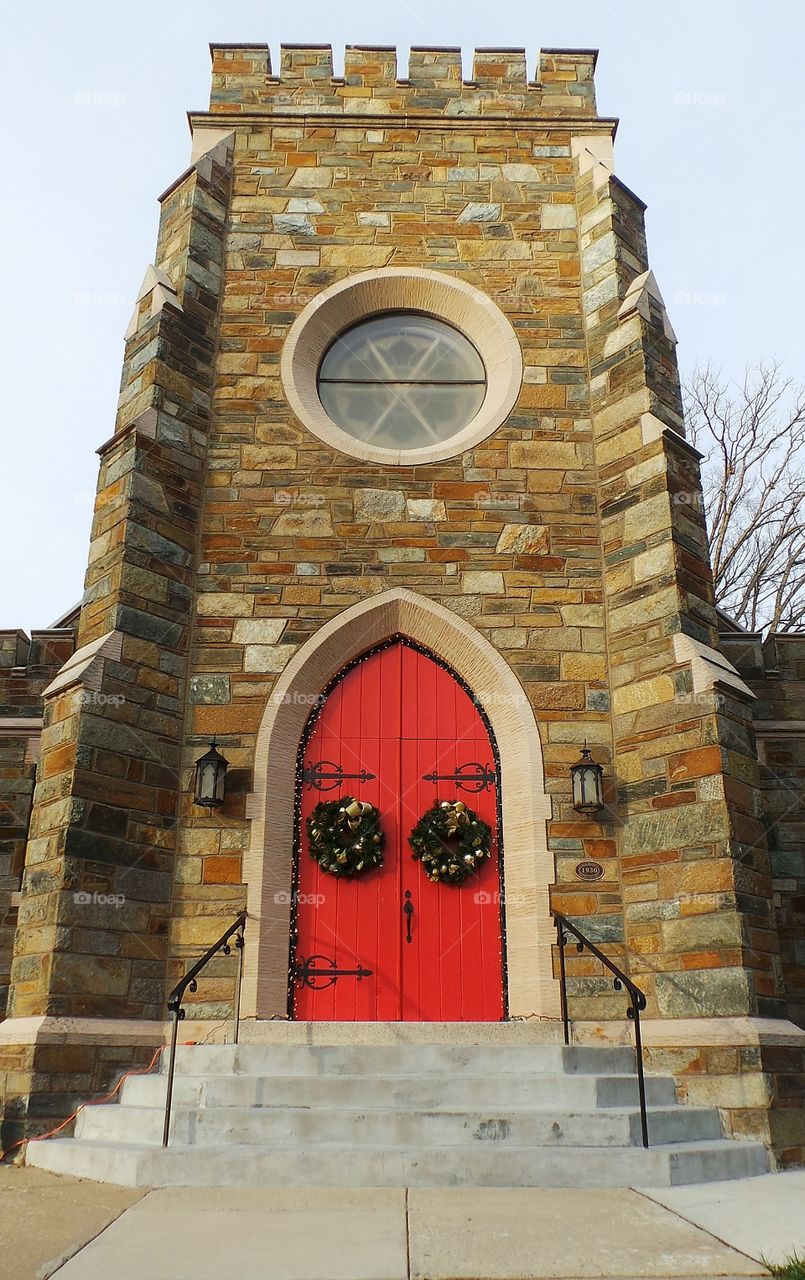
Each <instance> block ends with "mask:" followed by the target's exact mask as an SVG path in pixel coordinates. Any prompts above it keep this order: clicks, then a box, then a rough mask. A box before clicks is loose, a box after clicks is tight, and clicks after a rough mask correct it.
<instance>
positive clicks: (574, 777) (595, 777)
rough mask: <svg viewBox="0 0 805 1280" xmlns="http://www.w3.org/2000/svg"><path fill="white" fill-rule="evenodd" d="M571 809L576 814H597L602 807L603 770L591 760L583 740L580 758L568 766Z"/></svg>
mask: <svg viewBox="0 0 805 1280" xmlns="http://www.w3.org/2000/svg"><path fill="white" fill-rule="evenodd" d="M570 780H571V785H572V788H573V808H574V809H575V810H576V812H577V813H588V814H593V813H599V812H600V811H601V810H602V809H603V807H604V770H603V768H602V766H601V765H600V764H597V763H596V761H595V760H593V758H592V756H591V754H590V750H589V748H588V746H587V742H586V740H585V743H584V746H583V747H582V750H581V756H580V758H579V759H578V760H577V761H576V763H575V764H572V765H571V766H570Z"/></svg>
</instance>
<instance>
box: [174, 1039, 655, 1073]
mask: <svg viewBox="0 0 805 1280" xmlns="http://www.w3.org/2000/svg"><path fill="white" fill-rule="evenodd" d="M167 1068H168V1054H167V1052H165V1053H163V1055H162V1057H161V1059H160V1071H162V1072H163V1073H164V1072H166V1071H167ZM634 1069H635V1057H634V1050H633V1049H630V1048H603V1047H602V1048H599V1047H597V1046H586V1045H572V1046H571V1047H569V1048H567V1047H566V1046H565V1045H548V1044H500V1045H496V1044H481V1045H470V1044H459V1045H456V1044H427V1043H426V1044H399V1045H354V1044H353V1045H328V1044H325V1045H304V1044H298V1045H294V1044H278V1045H270V1046H269V1045H244V1044H240V1045H212V1044H210V1045H179V1046H178V1047H177V1050H176V1074H177V1075H194V1076H199V1075H200V1076H214V1075H238V1074H245V1075H254V1076H273V1075H278V1076H290V1075H305V1076H318V1075H321V1076H328V1077H331V1076H334V1075H364V1074H366V1075H373V1076H403V1075H413V1076H418V1077H419V1076H422V1075H424V1074H428V1073H430V1072H433V1073H438V1074H448V1073H449V1074H450V1075H459V1074H462V1073H467V1074H471V1075H479V1074H482V1073H485V1072H494V1073H495V1074H498V1075H520V1074H522V1073H523V1072H529V1073H532V1074H533V1073H535V1072H546V1073H548V1074H556V1073H557V1072H562V1073H564V1074H570V1075H576V1074H588V1073H591V1072H598V1073H605V1074H607V1075H615V1074H618V1075H631V1074H632V1073H633V1072H634Z"/></svg>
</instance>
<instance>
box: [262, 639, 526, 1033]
mask: <svg viewBox="0 0 805 1280" xmlns="http://www.w3.org/2000/svg"><path fill="white" fill-rule="evenodd" d="M395 644H402V645H406V646H407V647H408V648H409V649H414V650H415V651H416V652H417V653H421V654H422V655H423V657H425V658H428V659H430V661H431V662H435V663H436V664H437V666H440V667H443V668H444V670H445V671H446V672H447V673H448V675H449V676H450V677H451V678H452V679H453V680H455V682H456V684H458V685H459V686H460V688H462V689H463V690H464V692H465V693H466V694H467V696H468V698H469V699H470V701H471V702H472V704H473V706H474V707H475V710H476V711H477V712H478V715H479V716H480V718H481V722H482V724H483V726H484V728H485V729H486V732H487V733H488V735H489V749H490V751H491V753H492V760H493V763H494V766H495V771H496V774H497V783H496V785H495V796H496V799H495V809H496V827H497V834H496V842H497V862H498V892H499V893H500V901H499V903H498V908H499V910H498V917H499V921H500V940H501V948H502V955H501V961H502V963H501V981H502V984H503V992H502V994H503V1011H504V1012H503V1019H504V1021H505V1020H506V1018H507V1017H508V1014H509V980H508V967H507V954H506V892H505V884H504V879H503V866H504V853H503V850H504V839H505V836H504V831H503V806H502V803H501V795H502V792H503V785H502V783H503V770H502V766H501V763H500V751H499V750H498V744H497V739H496V738H495V731H494V729H493V728H492V723H491V721H490V719H489V716H488V715H487V714H486V711H485V709H484V707H483V704H482V703H481V702H480V701H479V699H478V698H477V697H476V695H475V691H474V690H473V689H471V688H470V686H469V685H468V684H467V682H466V680H464V678H463V677H462V676H460V675H459V673H458V672H457V671H456V670H455V668H454V667H453V666H452V665H451V664H450V663H449V662H447V661H446V660H445V659H444V658H440V657H438V656H437V655H436V654H435V653H432V652H431V650H430V649H428V648H427V647H426V645H424V644H420V642H419V641H418V640H412V639H411V637H410V636H404V635H401V634H400V633H399V632H396V633H395V634H394V635H391V636H387V637H386V639H385V640H381V641H380V642H379V643H378V644H375V645H372V647H371V648H370V649H365V650H364V652H363V653H360V654H358V656H357V657H355V658H352V659H351V660H350V661H349V662H348V663H346V665H345V666H343V667H342V668H341V670H340V671H339V672H337V673H336V675H334V676H333V678H332V680H331V681H330V683H329V684H328V685H327V687H326V688H325V689H322V691H321V695H320V700H319V702H318V703H317V705H316V706H315V707H314V708H313V710H312V711H311V712H310V714H309V716H308V718H307V722H306V724H305V727H304V729H303V730H302V737H301V739H300V741H299V747H298V751H297V760H296V771H295V774H294V779H295V782H294V829H293V872H292V879H291V903H290V907H291V913H290V924H289V935H290V945H289V948H288V997H287V1012H288V1017H289V1018H290V1019H293V1016H294V1015H293V995H294V987H293V976H292V970H293V968H294V966H295V950H296V948H295V942H296V919H297V910H298V905H299V904H298V901H297V894H298V891H299V863H300V859H301V857H302V830H301V825H302V824H301V813H302V789H303V785H304V780H303V776H302V768H303V760H304V755H305V752H306V751H307V747H308V743H309V741H310V738H311V735H312V734H313V731H314V729H315V727H316V724H317V722H318V719H319V716H320V714H321V712H322V711H323V710H324V707H325V704H326V702H327V699H328V698H329V696H330V694H331V693H332V692H333V690H334V689H336V688H337V687H338V685H339V684H340V683H341V681H342V680H343V679H345V677H346V676H348V675H349V673H350V671H354V670H355V668H356V667H358V666H360V664H361V663H362V662H366V661H367V660H368V659H369V658H371V657H373V655H374V654H377V653H382V652H383V650H384V649H389V648H391V646H392V645H395Z"/></svg>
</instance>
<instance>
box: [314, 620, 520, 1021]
mask: <svg viewBox="0 0 805 1280" xmlns="http://www.w3.org/2000/svg"><path fill="white" fill-rule="evenodd" d="M303 765H304V767H305V770H306V776H307V777H308V778H312V779H313V782H314V784H315V785H312V786H311V785H310V784H309V783H303V792H302V806H301V830H300V833H299V839H298V845H299V849H298V857H299V869H298V876H297V892H298V898H297V903H296V930H297V935H296V940H295V951H294V959H295V961H296V962H299V961H300V960H305V959H308V958H310V957H312V956H319V957H322V959H321V960H319V961H318V962H317V967H318V968H321V967H323V963H324V962H331V963H333V964H334V965H335V966H336V967H337V968H339V969H358V968H359V967H363V968H367V969H370V970H371V971H372V976H371V977H368V978H363V979H361V980H360V981H359V980H357V979H356V978H355V977H352V976H344V977H340V978H338V980H337V981H336V982H334V983H332V984H330V985H325V984H324V981H323V980H317V981H316V989H311V987H309V986H307V985H304V984H302V983H300V982H298V981H297V982H295V983H294V987H293V1014H294V1016H295V1017H296V1018H300V1019H324V1020H336V1021H353V1020H364V1021H372V1020H381V1021H396V1020H399V1019H402V1020H406V1021H497V1020H499V1019H500V1018H502V1017H503V1016H504V993H503V960H502V931H501V911H500V902H499V886H500V876H499V858H500V851H499V847H498V831H497V826H498V820H497V780H496V779H495V777H494V770H495V754H494V751H493V749H492V743H491V741H490V737H489V733H488V731H487V728H486V726H485V724H484V721H483V719H482V718H481V716H480V714H479V712H478V709H477V707H476V706H475V705H474V703H473V701H472V699H471V698H470V696H469V695H468V694H467V692H466V691H465V690H464V689H463V688H462V686H461V685H460V684H459V683H458V681H457V680H456V679H455V678H454V677H453V676H452V675H451V674H450V672H449V671H447V670H446V669H445V668H444V667H442V666H440V665H439V664H438V663H436V662H435V661H434V660H433V659H432V658H430V657H428V656H427V655H426V654H423V653H421V652H419V651H418V650H416V649H413V648H412V647H411V646H409V645H406V644H404V643H402V642H399V641H398V642H394V643H392V644H390V645H388V646H386V647H385V648H383V649H381V650H380V651H379V652H376V653H374V654H372V655H370V656H369V657H367V658H365V659H364V660H363V661H361V662H359V663H358V664H357V665H356V666H354V667H353V668H352V669H351V670H350V671H349V672H348V673H347V674H346V675H345V676H344V678H343V679H342V680H341V681H339V682H338V684H336V686H335V687H334V689H333V690H332V692H331V693H330V694H329V695H328V698H327V700H326V702H325V704H324V706H323V708H322V710H321V712H320V713H319V716H318V719H317V721H316V723H315V726H314V728H313V731H312V733H311V734H310V736H309V738H308V740H307V743H306V745H305V750H304V756H303ZM328 774H329V775H331V776H329V777H328V776H327V775H328ZM332 775H335V776H332ZM349 775H357V776H352V777H350V776H349ZM324 788H329V789H324ZM344 795H355V796H356V797H357V798H358V799H360V800H368V801H370V802H371V803H372V804H375V805H377V807H378V809H379V810H380V813H381V815H382V817H381V821H382V826H383V830H384V832H385V834H386V848H385V861H384V865H383V867H382V868H380V869H379V870H377V871H371V872H368V873H367V874H366V875H364V876H362V877H359V878H358V879H356V880H339V879H336V878H334V877H333V876H329V875H326V874H325V873H323V872H321V871H320V870H319V868H318V866H317V864H316V863H315V861H314V860H313V859H312V858H310V856H309V851H308V844H307V835H306V830H305V819H306V818H307V816H308V814H309V813H310V812H311V810H312V809H313V808H314V806H315V805H316V804H317V803H318V802H319V800H322V799H336V798H339V797H341V796H344ZM456 799H462V800H464V802H465V804H467V805H468V806H469V807H470V808H472V809H474V810H475V812H476V813H477V814H478V815H479V817H481V818H483V819H484V821H485V822H487V823H488V824H489V826H490V827H491V828H492V830H493V833H494V844H493V850H492V856H491V857H490V858H489V859H488V861H487V862H486V863H485V864H484V866H483V867H481V868H480V869H479V870H478V871H476V872H475V873H474V874H473V875H472V876H471V877H470V878H469V879H468V880H466V881H465V882H464V883H463V884H462V885H461V886H458V887H457V886H453V885H446V884H441V883H433V882H432V881H430V880H428V879H427V877H426V876H425V874H424V872H423V870H422V866H421V864H420V863H419V862H417V861H416V860H415V859H414V858H413V857H412V856H411V850H410V846H409V845H408V839H407V837H408V834H409V832H410V831H411V830H412V828H413V827H414V826H415V825H416V823H417V821H418V820H419V818H420V816H421V815H422V814H423V813H424V812H425V810H426V809H428V808H430V807H431V805H433V804H434V803H435V802H436V801H437V800H456ZM406 890H407V891H409V892H410V894H411V902H412V904H413V907H414V914H413V917H412V920H411V941H410V942H408V941H406V922H405V915H404V912H403V903H404V901H405V893H406Z"/></svg>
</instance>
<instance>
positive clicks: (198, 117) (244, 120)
mask: <svg viewBox="0 0 805 1280" xmlns="http://www.w3.org/2000/svg"><path fill="white" fill-rule="evenodd" d="M275 83H278V82H275ZM407 83H408V81H402V80H398V81H397V84H398V85H404V84H407ZM465 83H466V84H468V85H469V84H472V83H473V82H472V81H469V80H468V81H466V82H465ZM530 83H531V84H532V85H533V84H534V82H533V81H531V82H530ZM296 87H300V86H298V85H297V86H296ZM344 101H345V103H348V104H350V107H351V110H347V111H345V112H344V113H343V114H342V113H340V112H335V111H311V110H309V109H308V107H307V106H306V105H304V104H300V106H299V107H298V108H296V109H294V108H292V107H288V106H283V108H282V110H280V111H278V110H275V109H273V108H272V107H268V108H267V109H266V110H265V111H248V112H247V111H244V112H243V113H242V114H237V115H232V114H230V113H228V112H225V111H199V112H195V111H193V112H188V120H189V122H190V125H191V128H194V129H195V128H197V127H198V126H199V125H203V124H204V123H206V122H210V123H213V122H214V123H215V124H225V125H226V126H227V133H229V132H232V131H234V130H237V129H244V128H247V129H273V128H274V126H275V125H280V126H282V125H298V124H299V120H300V117H304V119H305V121H306V122H307V123H308V124H310V125H311V126H315V125H323V126H324V127H326V128H328V129H338V128H339V127H340V128H342V129H354V128H355V127H356V126H357V127H359V128H363V127H364V126H366V127H367V128H370V129H371V128H374V127H375V126H376V127H378V128H386V129H388V127H389V123H390V119H392V118H394V119H396V120H398V119H399V117H392V116H391V113H390V112H386V113H384V112H381V111H373V112H370V111H364V110H362V109H361V108H360V106H355V104H356V103H360V102H361V101H366V99H359V98H345V99H344ZM356 116H357V117H359V118H358V119H356ZM407 118H408V119H410V120H412V121H415V122H416V127H417V129H437V130H438V131H439V133H444V131H445V129H448V128H451V127H455V128H458V129H460V130H461V132H462V133H464V134H466V133H468V132H470V131H472V130H475V131H476V132H478V133H488V132H489V128H490V121H491V122H492V123H493V124H494V127H495V128H496V129H500V128H507V129H510V130H523V131H525V132H533V130H534V129H540V130H541V131H544V132H546V133H548V132H552V133H563V134H567V133H571V132H575V131H576V130H581V132H582V133H585V134H590V133H603V134H608V135H610V136H614V135H615V132H616V131H617V128H618V124H619V120H618V117H617V116H584V115H575V114H574V115H572V116H556V115H552V116H545V115H540V114H539V113H538V112H534V113H533V114H528V115H526V114H519V113H518V114H517V115H508V114H506V113H505V112H501V114H500V115H491V114H490V115H484V116H475V117H472V116H459V115H457V116H447V115H444V114H442V115H430V114H426V113H424V112H423V113H422V114H421V115H420V113H419V111H412V112H410V113H409V115H408V117H407ZM187 172H188V173H189V172H191V170H190V169H188V171H187ZM182 176H183V177H185V176H186V175H185V174H183V175H182ZM621 185H623V184H621ZM627 190H628V188H627ZM630 194H632V193H630ZM644 207H645V206H644Z"/></svg>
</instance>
